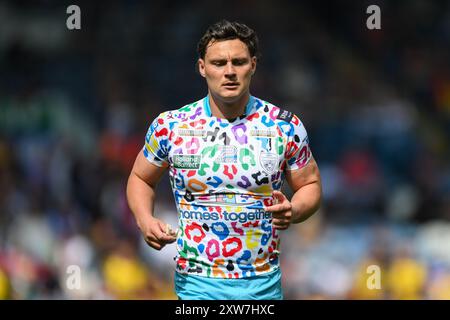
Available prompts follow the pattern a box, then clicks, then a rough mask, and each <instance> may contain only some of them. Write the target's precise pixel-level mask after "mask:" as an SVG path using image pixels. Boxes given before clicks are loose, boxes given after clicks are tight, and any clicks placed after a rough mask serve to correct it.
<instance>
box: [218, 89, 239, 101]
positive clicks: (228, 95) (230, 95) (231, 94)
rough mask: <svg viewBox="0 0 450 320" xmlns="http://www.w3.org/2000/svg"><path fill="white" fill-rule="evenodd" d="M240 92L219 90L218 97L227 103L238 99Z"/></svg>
mask: <svg viewBox="0 0 450 320" xmlns="http://www.w3.org/2000/svg"><path fill="white" fill-rule="evenodd" d="M241 96H242V92H241V91H240V90H236V91H227V92H221V94H220V95H219V97H220V99H221V100H222V101H224V102H227V103H233V102H236V101H238V100H239V99H240V97H241Z"/></svg>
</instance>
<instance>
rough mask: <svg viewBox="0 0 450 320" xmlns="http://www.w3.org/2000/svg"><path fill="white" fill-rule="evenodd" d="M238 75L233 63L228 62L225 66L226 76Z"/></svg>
mask: <svg viewBox="0 0 450 320" xmlns="http://www.w3.org/2000/svg"><path fill="white" fill-rule="evenodd" d="M235 75H236V70H235V69H234V66H233V63H231V62H228V63H227V65H226V67H225V76H227V77H234V76H235Z"/></svg>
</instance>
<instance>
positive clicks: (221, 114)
mask: <svg viewBox="0 0 450 320" xmlns="http://www.w3.org/2000/svg"><path fill="white" fill-rule="evenodd" d="M208 97H209V107H210V109H211V115H213V116H214V117H216V118H225V119H235V118H237V117H239V116H241V115H243V114H244V113H245V108H246V106H247V103H248V101H249V99H250V93H247V94H243V95H242V96H241V97H239V99H238V100H236V101H234V102H230V103H227V102H224V101H221V100H219V99H217V98H215V97H214V96H213V95H212V94H211V93H209V94H208Z"/></svg>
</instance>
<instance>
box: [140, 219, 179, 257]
mask: <svg viewBox="0 0 450 320" xmlns="http://www.w3.org/2000/svg"><path fill="white" fill-rule="evenodd" d="M139 229H141V233H142V235H143V236H144V240H145V242H147V244H148V245H149V246H150V247H152V248H153V249H156V250H161V249H162V248H163V247H164V246H165V245H166V244H169V243H172V242H175V240H177V238H176V237H175V236H173V235H168V234H166V229H167V224H165V223H164V222H162V221H161V220H159V219H156V218H153V217H152V218H150V219H149V220H148V221H147V222H146V223H144V224H142V225H139Z"/></svg>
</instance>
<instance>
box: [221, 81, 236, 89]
mask: <svg viewBox="0 0 450 320" xmlns="http://www.w3.org/2000/svg"><path fill="white" fill-rule="evenodd" d="M223 86H224V87H225V88H229V89H232V88H236V87H238V86H239V82H226V83H224V84H223Z"/></svg>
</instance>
